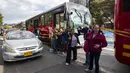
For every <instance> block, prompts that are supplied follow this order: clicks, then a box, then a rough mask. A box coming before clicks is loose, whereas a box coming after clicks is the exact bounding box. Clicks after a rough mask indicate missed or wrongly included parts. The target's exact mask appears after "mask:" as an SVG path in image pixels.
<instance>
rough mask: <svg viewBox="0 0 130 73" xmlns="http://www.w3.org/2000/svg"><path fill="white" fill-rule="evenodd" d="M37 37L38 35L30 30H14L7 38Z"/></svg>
mask: <svg viewBox="0 0 130 73" xmlns="http://www.w3.org/2000/svg"><path fill="white" fill-rule="evenodd" d="M31 38H36V36H35V35H34V34H33V33H31V32H29V31H13V32H8V34H7V37H6V39H7V40H20V39H31Z"/></svg>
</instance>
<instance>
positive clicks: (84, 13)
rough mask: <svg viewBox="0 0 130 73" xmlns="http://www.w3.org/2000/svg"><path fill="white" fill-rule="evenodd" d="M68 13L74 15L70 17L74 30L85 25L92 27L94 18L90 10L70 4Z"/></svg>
mask: <svg viewBox="0 0 130 73" xmlns="http://www.w3.org/2000/svg"><path fill="white" fill-rule="evenodd" d="M68 12H69V13H72V14H71V15H70V16H69V17H70V22H72V23H73V25H74V28H77V27H78V26H82V25H83V24H85V25H91V23H92V17H91V14H90V12H89V9H88V8H86V7H84V6H82V5H78V4H68Z"/></svg>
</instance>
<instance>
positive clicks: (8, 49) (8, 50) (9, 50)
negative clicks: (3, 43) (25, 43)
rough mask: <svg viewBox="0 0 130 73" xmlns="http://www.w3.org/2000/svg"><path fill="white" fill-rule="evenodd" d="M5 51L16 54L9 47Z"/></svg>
mask: <svg viewBox="0 0 130 73" xmlns="http://www.w3.org/2000/svg"><path fill="white" fill-rule="evenodd" d="M5 51H6V52H10V53H15V51H14V50H13V49H11V48H9V47H6V48H5Z"/></svg>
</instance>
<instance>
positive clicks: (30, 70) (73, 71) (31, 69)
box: [0, 46, 85, 73]
mask: <svg viewBox="0 0 130 73" xmlns="http://www.w3.org/2000/svg"><path fill="white" fill-rule="evenodd" d="M45 48H47V47H46V46H45ZM64 61H65V58H64V57H62V56H59V55H56V54H52V53H50V52H48V50H44V55H43V56H42V57H37V58H35V59H28V60H24V61H19V62H12V63H4V62H3V60H2V56H1V51H0V73H85V72H84V67H83V66H81V65H79V64H77V63H76V62H75V63H73V64H71V65H70V66H65V62H64Z"/></svg>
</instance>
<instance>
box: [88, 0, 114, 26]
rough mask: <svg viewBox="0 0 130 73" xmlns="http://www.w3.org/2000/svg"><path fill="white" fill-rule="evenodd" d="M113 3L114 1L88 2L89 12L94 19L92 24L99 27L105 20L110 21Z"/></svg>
mask: <svg viewBox="0 0 130 73" xmlns="http://www.w3.org/2000/svg"><path fill="white" fill-rule="evenodd" d="M114 2H115V0H90V11H91V14H92V16H93V18H94V19H95V21H93V22H94V23H97V24H100V25H101V24H104V21H105V20H109V21H110V20H111V19H112V18H113V17H114ZM103 18H105V20H103ZM108 18H110V19H108ZM110 22H111V21H110Z"/></svg>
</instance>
